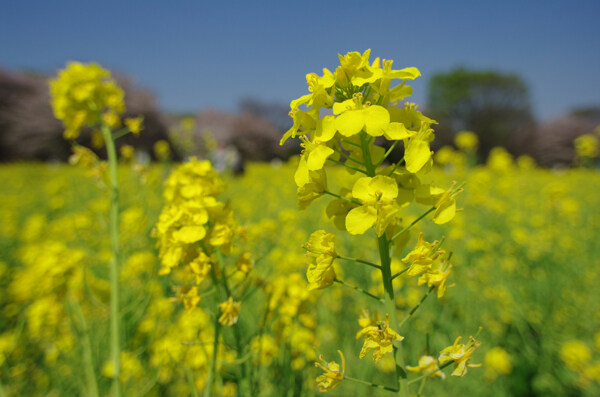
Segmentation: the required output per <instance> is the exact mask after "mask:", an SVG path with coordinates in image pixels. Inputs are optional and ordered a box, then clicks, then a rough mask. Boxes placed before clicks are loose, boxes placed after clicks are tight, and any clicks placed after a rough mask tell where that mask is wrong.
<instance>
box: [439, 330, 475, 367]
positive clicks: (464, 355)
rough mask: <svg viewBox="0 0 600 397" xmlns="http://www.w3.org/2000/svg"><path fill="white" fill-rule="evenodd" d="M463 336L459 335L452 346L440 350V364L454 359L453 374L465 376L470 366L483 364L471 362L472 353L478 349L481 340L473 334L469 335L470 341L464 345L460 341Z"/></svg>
mask: <svg viewBox="0 0 600 397" xmlns="http://www.w3.org/2000/svg"><path fill="white" fill-rule="evenodd" d="M461 338H462V337H461V336H459V337H457V338H456V340H455V341H454V344H453V345H452V346H448V347H447V348H445V349H444V350H442V351H441V352H440V358H439V360H440V364H441V365H444V364H445V363H447V362H450V361H454V371H453V372H452V376H464V375H465V374H466V373H467V367H468V368H479V367H481V366H482V364H470V363H469V361H470V360H471V355H472V354H473V352H474V351H475V349H477V348H478V347H479V346H480V345H481V342H479V341H477V340H476V339H475V338H473V337H472V336H471V337H469V343H467V344H466V345H463V344H462V343H460V344H459V343H458V342H459V341H460V340H461Z"/></svg>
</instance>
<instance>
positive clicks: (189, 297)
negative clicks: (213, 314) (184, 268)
mask: <svg viewBox="0 0 600 397" xmlns="http://www.w3.org/2000/svg"><path fill="white" fill-rule="evenodd" d="M177 295H178V296H177V300H178V301H179V302H183V305H184V306H185V308H186V310H188V311H191V310H192V309H193V308H195V307H196V306H198V304H199V303H200V300H201V299H202V298H200V297H199V296H198V287H192V288H189V289H188V287H181V289H180V290H179V293H178V294H177Z"/></svg>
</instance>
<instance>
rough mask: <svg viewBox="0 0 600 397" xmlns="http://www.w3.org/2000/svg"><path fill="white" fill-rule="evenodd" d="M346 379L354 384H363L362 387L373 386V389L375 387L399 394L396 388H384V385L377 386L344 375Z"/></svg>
mask: <svg viewBox="0 0 600 397" xmlns="http://www.w3.org/2000/svg"><path fill="white" fill-rule="evenodd" d="M344 379H347V380H349V381H352V382H356V383H360V384H362V385H367V386H371V387H374V388H376V389H382V390H387V391H393V392H394V393H397V392H398V389H394V388H391V387H387V386H383V385H378V384H376V383H373V382H368V381H366V380H362V379H356V378H352V377H350V376H346V375H344Z"/></svg>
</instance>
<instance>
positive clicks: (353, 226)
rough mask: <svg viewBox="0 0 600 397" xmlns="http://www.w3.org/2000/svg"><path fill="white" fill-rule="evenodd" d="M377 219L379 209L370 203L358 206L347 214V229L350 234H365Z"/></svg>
mask: <svg viewBox="0 0 600 397" xmlns="http://www.w3.org/2000/svg"><path fill="white" fill-rule="evenodd" d="M376 221H377V210H376V209H375V207H373V206H370V205H367V206H365V205H363V206H360V207H356V208H354V209H353V210H351V211H350V212H348V215H347V216H346V230H348V233H350V234H363V233H364V232H366V231H367V230H369V229H370V228H371V227H372V226H373V225H374V224H375V222H376Z"/></svg>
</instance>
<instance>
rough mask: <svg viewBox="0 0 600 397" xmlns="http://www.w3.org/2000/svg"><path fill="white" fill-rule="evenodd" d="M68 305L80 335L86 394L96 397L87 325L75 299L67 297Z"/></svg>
mask: <svg viewBox="0 0 600 397" xmlns="http://www.w3.org/2000/svg"><path fill="white" fill-rule="evenodd" d="M68 303H69V306H70V307H71V309H72V310H73V314H74V315H75V320H77V328H79V332H80V333H81V340H82V345H83V346H82V347H83V361H84V367H85V368H84V371H85V377H86V381H87V386H88V388H87V392H88V395H89V396H91V397H98V396H99V395H100V394H99V393H98V380H97V379H96V372H95V371H94V359H93V355H92V343H91V341H90V332H89V327H88V325H87V321H85V316H84V315H83V311H82V310H81V306H79V303H78V302H77V301H76V300H75V298H74V297H72V296H71V297H69V300H68Z"/></svg>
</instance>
